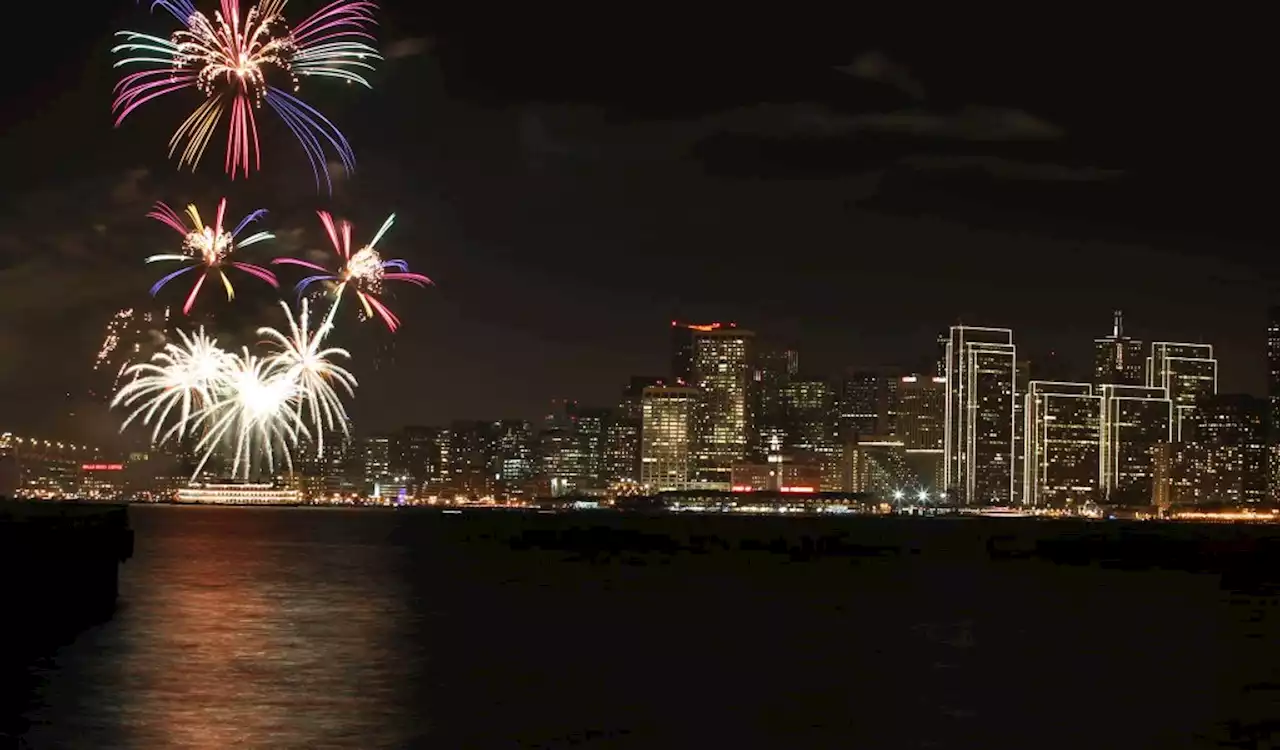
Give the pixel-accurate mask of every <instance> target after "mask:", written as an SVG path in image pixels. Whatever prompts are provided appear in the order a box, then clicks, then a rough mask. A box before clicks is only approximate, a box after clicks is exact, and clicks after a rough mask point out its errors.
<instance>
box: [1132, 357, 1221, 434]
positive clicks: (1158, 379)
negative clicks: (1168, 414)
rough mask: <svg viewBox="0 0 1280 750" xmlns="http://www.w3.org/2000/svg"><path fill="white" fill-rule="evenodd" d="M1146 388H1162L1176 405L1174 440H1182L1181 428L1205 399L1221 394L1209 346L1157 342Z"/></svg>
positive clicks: (1148, 363) (1149, 366) (1149, 359)
mask: <svg viewBox="0 0 1280 750" xmlns="http://www.w3.org/2000/svg"><path fill="white" fill-rule="evenodd" d="M1147 386H1148V387H1150V388H1163V389H1165V393H1167V394H1168V396H1169V400H1170V401H1172V402H1173V408H1174V437H1175V439H1181V438H1180V436H1181V434H1182V424H1183V422H1184V421H1186V419H1187V415H1188V414H1189V413H1190V411H1191V410H1192V409H1194V408H1195V405H1196V402H1197V401H1199V400H1200V399H1202V398H1207V397H1209V396H1214V395H1217V393H1218V360H1217V359H1214V356H1213V346H1211V345H1210V344H1180V343H1171V342H1168V341H1155V342H1152V344H1151V356H1150V357H1148V358H1147Z"/></svg>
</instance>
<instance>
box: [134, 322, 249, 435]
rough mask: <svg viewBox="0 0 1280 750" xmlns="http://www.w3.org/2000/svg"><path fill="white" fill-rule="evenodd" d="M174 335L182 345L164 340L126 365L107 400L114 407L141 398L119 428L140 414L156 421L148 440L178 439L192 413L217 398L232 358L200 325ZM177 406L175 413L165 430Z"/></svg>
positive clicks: (145, 420)
mask: <svg viewBox="0 0 1280 750" xmlns="http://www.w3.org/2000/svg"><path fill="white" fill-rule="evenodd" d="M178 337H179V338H180V339H181V342H182V343H181V345H178V344H173V343H169V344H166V345H165V347H164V349H163V350H162V351H160V352H157V353H156V354H155V355H154V356H152V358H151V361H150V362H143V363H139V364H135V365H131V366H130V367H128V369H126V370H125V372H124V375H125V377H126V378H131V379H130V380H129V382H127V383H125V385H124V386H123V387H122V388H121V389H120V390H119V391H118V392H117V393H116V395H115V398H114V399H112V401H111V406H112V408H114V407H116V406H122V405H123V406H125V407H130V406H133V405H134V404H135V403H138V402H141V403H140V405H139V406H138V407H137V408H136V409H134V410H133V412H132V413H130V414H129V416H128V418H126V419H125V421H124V424H123V425H121V426H120V429H121V431H124V429H125V428H126V427H128V426H129V424H130V423H132V422H133V421H134V420H135V419H138V418H139V417H140V418H141V420H142V423H143V424H144V425H152V424H154V427H153V429H152V432H151V440H152V442H153V443H155V444H157V445H161V444H164V443H165V442H167V441H168V440H170V439H173V438H177V439H179V440H181V439H182V437H183V435H185V434H186V431H187V429H188V427H189V426H190V423H191V418H192V416H193V415H194V414H195V413H196V412H197V411H198V410H199V409H201V408H204V407H206V406H208V405H209V404H210V403H212V402H213V401H214V400H215V395H216V394H217V393H218V392H219V391H220V389H221V388H222V386H223V383H224V380H225V378H226V377H227V375H228V374H229V372H230V365H231V361H232V358H231V357H230V355H228V354H227V353H226V352H225V351H223V350H222V349H220V348H218V340H217V339H213V338H210V337H209V336H207V335H205V332H204V328H200V329H198V330H197V331H196V333H195V334H194V335H192V336H188V335H187V333H186V332H185V331H178ZM175 409H177V410H178V413H177V415H176V416H177V419H176V421H174V422H173V424H172V425H171V426H170V427H169V428H168V429H167V430H165V429H164V427H165V425H166V423H168V422H169V418H170V416H173V413H174V410H175ZM162 430H164V431H163V432H162Z"/></svg>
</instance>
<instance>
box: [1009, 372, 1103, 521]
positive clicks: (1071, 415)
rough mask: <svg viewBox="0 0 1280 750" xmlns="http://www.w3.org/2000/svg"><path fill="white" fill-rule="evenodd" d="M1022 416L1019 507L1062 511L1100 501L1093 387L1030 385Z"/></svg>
mask: <svg viewBox="0 0 1280 750" xmlns="http://www.w3.org/2000/svg"><path fill="white" fill-rule="evenodd" d="M1023 416H1024V424H1025V427H1024V433H1023V434H1024V436H1025V437H1024V442H1025V458H1024V461H1023V471H1024V479H1023V483H1022V487H1023V496H1022V500H1023V502H1024V503H1027V504H1029V505H1034V506H1037V507H1057V508H1065V507H1067V506H1071V505H1074V506H1077V507H1078V506H1079V505H1083V504H1085V503H1088V502H1097V501H1098V500H1100V499H1101V497H1100V493H1099V491H1098V490H1099V478H1100V463H1099V460H1100V458H1099V450H1100V447H1101V439H1102V434H1101V422H1102V399H1101V397H1100V396H1097V395H1095V394H1094V388H1093V386H1092V385H1090V384H1089V383H1063V382H1052V381H1032V382H1031V383H1029V384H1028V386H1027V395H1026V397H1025V407H1024V409H1023Z"/></svg>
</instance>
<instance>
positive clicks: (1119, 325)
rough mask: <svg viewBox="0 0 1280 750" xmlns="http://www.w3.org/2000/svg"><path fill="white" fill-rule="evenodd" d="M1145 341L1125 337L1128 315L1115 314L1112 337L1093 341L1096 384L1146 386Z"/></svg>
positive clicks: (1117, 311)
mask: <svg viewBox="0 0 1280 750" xmlns="http://www.w3.org/2000/svg"><path fill="white" fill-rule="evenodd" d="M1144 356H1145V355H1144V353H1143V351H1142V342H1141V341H1139V340H1137V339H1133V338H1130V337H1128V336H1126V335H1124V313H1123V312H1122V311H1120V310H1116V311H1115V318H1114V321H1113V323H1112V327H1111V335H1110V336H1104V337H1102V338H1100V339H1094V340H1093V383H1094V385H1103V384H1111V385H1143V384H1144V383H1145V382H1146V376H1145V374H1144V372H1143V357H1144Z"/></svg>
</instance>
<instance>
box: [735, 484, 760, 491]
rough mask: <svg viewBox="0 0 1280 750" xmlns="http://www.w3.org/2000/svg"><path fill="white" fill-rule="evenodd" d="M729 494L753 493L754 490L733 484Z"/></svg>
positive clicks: (746, 486)
mask: <svg viewBox="0 0 1280 750" xmlns="http://www.w3.org/2000/svg"><path fill="white" fill-rule="evenodd" d="M729 491H730V492H753V491H755V488H754V487H752V486H751V485H749V484H735V485H733V486H731V487H730V488H729Z"/></svg>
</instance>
